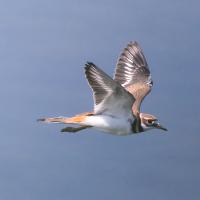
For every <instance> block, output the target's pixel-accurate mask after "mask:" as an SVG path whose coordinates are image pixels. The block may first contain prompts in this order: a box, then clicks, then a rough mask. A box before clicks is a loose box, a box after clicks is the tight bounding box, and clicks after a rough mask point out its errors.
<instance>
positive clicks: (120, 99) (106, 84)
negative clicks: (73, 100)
mask: <svg viewBox="0 0 200 200" xmlns="http://www.w3.org/2000/svg"><path fill="white" fill-rule="evenodd" d="M85 74H86V78H87V80H88V82H89V85H90V87H91V88H92V90H93V97H94V113H95V114H102V113H104V114H109V115H112V116H118V117H120V116H126V117H130V116H132V109H131V108H132V105H133V103H134V100H135V99H134V97H133V96H132V95H131V94H130V93H129V92H128V91H126V90H125V89H124V88H123V87H122V86H121V85H120V84H119V83H117V82H116V81H114V80H113V79H112V78H111V77H110V76H108V75H107V74H106V73H105V72H103V71H102V70H101V69H99V68H98V67H97V66H95V65H94V64H93V63H89V62H88V63H87V64H86V65H85Z"/></svg>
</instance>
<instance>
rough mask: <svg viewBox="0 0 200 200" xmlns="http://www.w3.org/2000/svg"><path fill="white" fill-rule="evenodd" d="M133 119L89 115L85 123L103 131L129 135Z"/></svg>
mask: <svg viewBox="0 0 200 200" xmlns="http://www.w3.org/2000/svg"><path fill="white" fill-rule="evenodd" d="M131 121H132V120H131V119H124V118H115V117H112V116H107V115H96V116H88V117H87V118H86V120H85V121H84V123H83V124H84V125H89V126H93V127H94V128H97V129H99V130H101V131H104V132H108V133H111V134H115V135H129V134H131V133H132V130H131Z"/></svg>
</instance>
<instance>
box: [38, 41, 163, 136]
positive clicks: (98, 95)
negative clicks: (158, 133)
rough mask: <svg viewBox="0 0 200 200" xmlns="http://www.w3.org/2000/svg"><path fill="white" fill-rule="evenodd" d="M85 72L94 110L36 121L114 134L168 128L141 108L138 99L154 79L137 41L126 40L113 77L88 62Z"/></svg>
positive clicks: (143, 95) (69, 129)
mask: <svg viewBox="0 0 200 200" xmlns="http://www.w3.org/2000/svg"><path fill="white" fill-rule="evenodd" d="M85 75H86V78H87V80H88V83H89V86H90V87H91V89H92V91H93V99H94V110H93V112H85V113H81V114H78V115H75V116H74V117H70V118H68V117H52V118H51V117H50V118H42V119H38V121H42V122H46V123H63V124H70V125H71V126H68V127H66V128H63V129H62V130H61V132H73V133H75V132H78V131H80V130H83V129H87V128H97V129H99V130H101V131H103V132H107V133H111V134H114V135H130V134H134V133H141V132H144V131H147V130H150V129H162V130H164V131H167V129H166V128H164V127H163V126H161V125H160V124H159V122H158V119H157V118H156V117H155V116H153V115H151V114H146V113H141V112H140V106H141V103H142V101H143V99H144V97H145V96H146V95H147V94H148V93H149V92H150V91H151V87H152V86H153V81H152V78H151V74H150V70H149V67H148V64H147V61H146V59H145V57H144V54H143V52H142V49H141V48H140V46H139V44H138V43H137V42H129V43H128V45H127V46H126V48H124V49H123V51H122V52H121V54H120V56H119V58H118V61H117V65H116V69H115V74H114V77H113V79H112V78H111V77H110V76H109V75H107V74H106V73H105V72H104V71H103V70H101V69H100V68H99V67H97V66H96V65H95V64H93V63H91V62H87V63H86V65H85Z"/></svg>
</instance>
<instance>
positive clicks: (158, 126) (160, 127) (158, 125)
mask: <svg viewBox="0 0 200 200" xmlns="http://www.w3.org/2000/svg"><path fill="white" fill-rule="evenodd" d="M154 126H155V127H156V128H158V129H161V130H163V131H168V130H167V129H166V128H165V127H163V126H162V125H160V124H159V123H156V124H154Z"/></svg>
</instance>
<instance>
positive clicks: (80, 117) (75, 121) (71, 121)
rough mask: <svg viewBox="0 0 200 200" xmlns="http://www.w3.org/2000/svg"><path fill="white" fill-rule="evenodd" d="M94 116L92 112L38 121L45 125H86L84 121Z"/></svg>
mask: <svg viewBox="0 0 200 200" xmlns="http://www.w3.org/2000/svg"><path fill="white" fill-rule="evenodd" d="M91 115H93V113H91V112H86V113H81V114H79V115H76V116H74V117H70V118H67V117H49V118H41V119H38V120H37V121H40V122H45V123H64V124H81V125H85V124H84V121H85V119H86V118H87V117H88V116H91Z"/></svg>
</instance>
